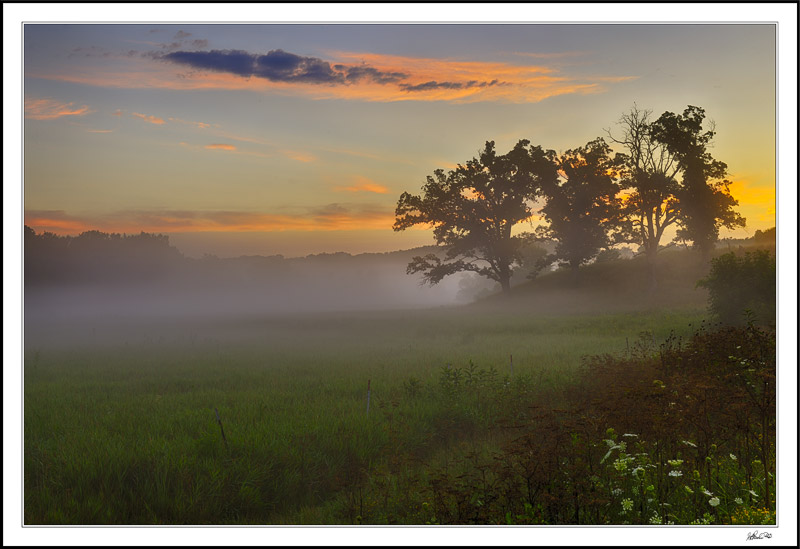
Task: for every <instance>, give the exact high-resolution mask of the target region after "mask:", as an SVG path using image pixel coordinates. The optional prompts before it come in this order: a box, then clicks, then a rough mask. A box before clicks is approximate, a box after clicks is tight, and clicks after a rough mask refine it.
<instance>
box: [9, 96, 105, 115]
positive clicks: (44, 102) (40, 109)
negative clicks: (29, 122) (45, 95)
mask: <svg viewBox="0 0 800 549" xmlns="http://www.w3.org/2000/svg"><path fill="white" fill-rule="evenodd" d="M90 112H92V111H91V110H90V109H89V107H88V105H81V106H80V107H76V106H75V103H74V102H71V103H62V102H61V101H56V100H54V99H35V98H33V97H26V98H25V118H31V119H33V120H54V119H56V118H62V117H64V116H84V115H86V114H89V113H90Z"/></svg>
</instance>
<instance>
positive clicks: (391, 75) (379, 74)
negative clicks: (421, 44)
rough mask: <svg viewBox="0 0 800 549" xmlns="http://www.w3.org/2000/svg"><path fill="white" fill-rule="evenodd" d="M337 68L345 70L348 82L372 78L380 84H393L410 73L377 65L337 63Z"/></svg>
mask: <svg viewBox="0 0 800 549" xmlns="http://www.w3.org/2000/svg"><path fill="white" fill-rule="evenodd" d="M334 68H335V69H336V70H340V71H344V72H345V74H346V75H347V76H346V78H347V81H348V82H359V81H360V80H372V81H373V82H377V83H378V84H391V83H393V82H397V81H399V80H405V79H406V78H408V75H407V74H406V73H403V72H383V71H379V70H378V69H376V68H375V67H370V66H368V65H358V66H355V67H347V66H345V65H335V66H334Z"/></svg>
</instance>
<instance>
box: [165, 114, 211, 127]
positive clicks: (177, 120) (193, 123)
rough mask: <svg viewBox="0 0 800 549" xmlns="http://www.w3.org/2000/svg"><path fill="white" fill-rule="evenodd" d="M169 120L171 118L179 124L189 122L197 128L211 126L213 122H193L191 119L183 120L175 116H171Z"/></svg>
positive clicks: (170, 119)
mask: <svg viewBox="0 0 800 549" xmlns="http://www.w3.org/2000/svg"><path fill="white" fill-rule="evenodd" d="M167 120H169V121H170V122H176V123H178V124H188V125H189V126H195V127H196V128H199V129H201V130H204V129H206V128H210V127H211V124H207V123H206V122H192V121H190V120H182V119H180V118H174V117H172V116H170V117H169V118H168V119H167Z"/></svg>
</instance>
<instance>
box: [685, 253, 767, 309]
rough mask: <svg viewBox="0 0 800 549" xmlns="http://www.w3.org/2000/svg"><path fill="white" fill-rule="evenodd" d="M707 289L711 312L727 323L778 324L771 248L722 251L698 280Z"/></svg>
mask: <svg viewBox="0 0 800 549" xmlns="http://www.w3.org/2000/svg"><path fill="white" fill-rule="evenodd" d="M697 284H698V286H702V287H704V288H707V289H708V292H709V306H710V309H711V312H712V313H713V314H714V315H716V316H717V318H718V319H719V320H720V321H721V322H722V323H724V324H735V325H742V324H745V323H746V322H747V321H748V320H750V319H752V320H756V321H758V322H760V323H763V324H773V325H774V324H775V320H776V319H775V299H776V293H775V289H776V270H775V256H774V255H772V254H770V252H769V251H768V250H756V251H753V252H745V254H744V255H743V256H741V255H737V254H736V253H734V252H730V253H727V254H723V255H721V256H719V257H716V258H714V259H713V260H712V261H711V272H709V274H708V276H707V277H706V278H704V279H702V280H700V281H699V282H698V283H697Z"/></svg>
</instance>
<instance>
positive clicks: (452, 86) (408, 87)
mask: <svg viewBox="0 0 800 549" xmlns="http://www.w3.org/2000/svg"><path fill="white" fill-rule="evenodd" d="M496 84H500V85H501V86H502V85H504V84H506V83H505V82H498V81H497V80H496V79H495V80H492V81H491V82H486V81H484V82H477V81H476V80H470V81H469V82H436V81H434V80H431V81H430V82H424V83H422V84H413V85H412V84H400V89H402V90H405V91H407V92H408V91H410V92H417V91H429V90H437V89H445V90H465V89H469V88H485V87H487V86H494V85H496Z"/></svg>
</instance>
